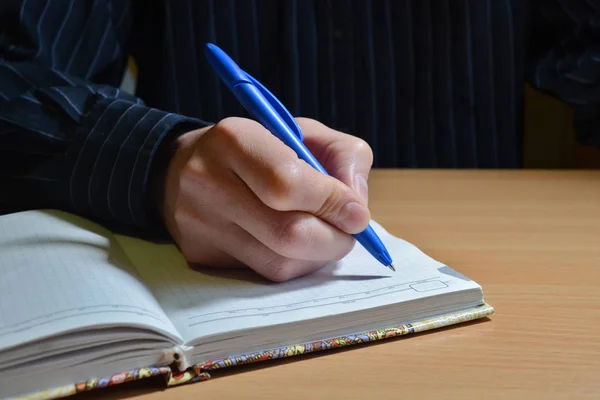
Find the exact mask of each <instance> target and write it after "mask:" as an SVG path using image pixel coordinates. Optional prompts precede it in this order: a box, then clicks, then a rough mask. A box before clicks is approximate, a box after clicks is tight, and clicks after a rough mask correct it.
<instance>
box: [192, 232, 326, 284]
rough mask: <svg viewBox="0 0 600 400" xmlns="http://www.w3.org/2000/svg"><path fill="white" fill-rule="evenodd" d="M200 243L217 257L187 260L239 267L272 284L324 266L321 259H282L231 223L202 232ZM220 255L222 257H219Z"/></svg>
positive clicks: (209, 256) (207, 255)
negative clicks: (206, 246) (247, 269)
mask: <svg viewBox="0 0 600 400" xmlns="http://www.w3.org/2000/svg"><path fill="white" fill-rule="evenodd" d="M200 240H202V241H210V243H211V245H213V246H216V247H217V249H218V251H219V253H220V254H219V253H217V252H215V251H211V252H209V253H204V254H198V257H199V258H198V259H196V260H195V261H194V259H193V258H192V260H190V261H192V262H195V263H197V264H200V265H203V266H227V267H231V266H237V265H239V264H242V265H245V266H247V267H249V268H251V269H252V270H254V271H255V272H256V273H258V274H259V275H261V276H263V277H265V278H266V279H269V280H271V281H275V282H284V281H287V280H290V279H294V278H297V277H299V276H303V275H306V274H309V273H311V272H313V271H315V270H317V269H319V268H320V267H321V266H323V265H325V264H326V263H327V261H324V260H322V261H318V260H311V261H306V260H293V259H290V258H287V257H283V256H281V255H280V254H277V253H275V252H274V251H272V250H271V249H269V248H268V247H266V246H265V245H264V244H262V243H261V242H260V241H258V240H257V239H256V238H254V237H253V236H252V235H251V234H249V233H248V232H246V231H245V230H243V229H242V228H240V227H239V226H237V225H235V224H232V225H230V226H228V228H227V229H219V228H215V227H213V228H209V229H203V231H202V237H201V238H200ZM223 254H224V255H226V257H224V258H223V257H222V256H223ZM213 257H216V258H213ZM229 259H234V260H236V261H235V262H233V263H231V262H226V261H225V260H229Z"/></svg>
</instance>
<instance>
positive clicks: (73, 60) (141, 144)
mask: <svg viewBox="0 0 600 400" xmlns="http://www.w3.org/2000/svg"><path fill="white" fill-rule="evenodd" d="M59 3H60V5H59ZM125 3H129V2H128V1H127V2H122V3H121V2H119V7H122V9H121V10H120V11H121V12H120V13H117V12H115V9H113V7H114V5H113V4H112V3H111V2H110V1H95V2H93V5H89V4H88V2H83V1H78V0H71V1H70V2H68V6H67V7H65V4H64V3H63V2H50V1H37V0H29V1H27V2H17V1H11V0H3V2H2V5H1V6H0V25H2V26H4V27H5V28H4V30H3V31H2V36H0V54H1V56H0V211H2V212H10V211H17V210H24V209H42V208H53V209H61V210H65V211H68V212H72V213H75V214H78V215H81V216H83V217H86V218H89V219H92V220H94V221H96V222H99V223H101V224H103V225H105V226H107V227H109V228H112V229H116V230H124V231H128V232H134V233H138V234H147V233H151V232H155V231H157V230H158V231H162V224H161V223H160V222H159V219H158V218H155V217H154V213H153V209H152V205H153V204H154V203H155V202H156V199H155V198H153V197H152V191H151V187H152V185H151V184H152V183H153V180H155V179H159V176H160V174H155V173H153V171H160V170H161V169H162V170H164V168H166V163H167V162H168V160H169V159H168V157H167V158H165V157H161V158H160V159H161V160H162V161H160V162H162V163H163V164H162V165H158V166H157V165H155V162H158V161H156V160H158V159H157V154H158V152H160V151H163V148H164V147H165V146H166V145H165V143H168V142H167V141H165V139H166V138H172V137H174V136H175V135H178V134H180V133H183V132H187V131H189V130H193V129H198V128H200V127H204V126H206V125H207V124H206V123H205V122H203V121H199V120H197V119H194V118H188V117H186V116H183V115H178V114H174V113H169V112H166V111H163V110H159V109H155V108H152V107H148V106H146V105H145V104H144V103H143V101H142V100H141V99H139V98H136V97H134V96H132V95H129V94H127V93H124V92H123V91H121V90H119V89H118V88H117V87H115V86H114V85H110V84H106V83H102V79H103V75H105V74H106V71H108V70H110V69H113V70H114V68H115V67H117V68H122V67H121V66H120V64H119V63H121V64H122V58H123V54H122V53H123V51H122V48H123V44H122V43H123V39H122V38H123V37H124V34H123V32H120V31H119V28H120V27H121V26H122V25H123V21H124V20H125V19H127V18H128V17H127V15H123V13H128V12H131V10H130V8H127V7H126V4H125ZM121 70H122V69H121Z"/></svg>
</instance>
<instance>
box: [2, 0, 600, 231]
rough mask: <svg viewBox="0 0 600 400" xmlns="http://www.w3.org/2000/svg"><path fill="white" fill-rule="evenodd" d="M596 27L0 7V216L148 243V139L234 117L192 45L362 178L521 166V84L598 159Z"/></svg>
mask: <svg viewBox="0 0 600 400" xmlns="http://www.w3.org/2000/svg"><path fill="white" fill-rule="evenodd" d="M599 17H600V1H597V0H556V1H544V2H541V1H533V0H531V1H528V0H522V1H517V0H514V1H511V0H470V1H467V0H439V1H434V0H373V1H368V0H312V1H311V0H260V1H258V0H243V1H242V0H240V1H235V0H218V1H217V0H187V1H186V0H175V1H141V2H134V1H131V0H113V1H111V0H95V1H84V0H54V1H50V0H23V1H16V0H2V2H0V29H1V33H0V107H1V108H0V171H1V172H0V174H1V175H0V179H1V181H0V211H2V212H9V211H14V210H18V209H28V208H58V209H63V210H67V211H70V212H74V213H77V214H80V215H83V216H85V217H88V218H91V219H93V220H96V221H98V222H101V223H103V224H105V225H107V226H109V227H111V228H113V229H134V230H136V232H142V231H147V230H151V229H153V228H156V227H157V226H159V224H156V222H155V221H154V219H153V218H152V216H151V215H152V213H151V212H150V211H149V210H150V208H149V204H152V203H154V200H155V199H153V198H152V196H151V191H150V183H152V182H154V181H156V180H157V176H158V175H156V171H160V170H161V169H164V165H165V161H160V164H158V165H157V164H156V163H157V161H156V156H157V154H161V153H162V150H161V149H162V148H163V146H162V145H163V144H164V143H165V141H164V139H165V138H167V137H168V138H172V137H175V136H176V135H177V134H179V133H180V132H185V131H187V130H190V129H195V128H198V127H202V126H205V125H206V123H205V122H203V121H218V120H219V119H222V118H224V117H227V116H232V115H238V116H244V115H245V113H244V112H243V110H242V109H241V107H240V106H239V104H238V103H237V102H236V101H235V98H234V97H233V96H232V95H231V94H230V93H228V92H227V91H226V90H224V87H223V86H222V85H221V84H220V83H219V81H218V79H217V77H216V75H215V74H214V73H212V71H211V70H210V68H209V66H208V64H207V62H206V60H205V58H204V56H203V44H204V43H205V42H214V43H216V44H217V45H219V46H220V47H222V48H223V49H224V50H225V51H227V52H228V53H229V54H230V55H232V57H233V58H234V59H235V60H237V61H238V62H239V64H240V65H241V66H242V67H243V68H244V69H246V70H247V71H248V72H249V73H251V74H252V75H254V76H255V77H256V78H258V79H259V80H261V81H262V82H263V83H264V84H265V85H266V86H267V87H269V88H270V89H271V90H272V91H273V92H274V93H275V95H276V96H278V97H280V98H281V100H282V101H283V103H284V104H285V105H286V106H288V108H289V109H290V110H291V112H292V113H293V114H294V115H295V116H306V117H312V118H316V119H319V120H321V121H323V122H324V123H326V124H328V125H330V126H332V127H334V128H337V129H340V130H342V131H345V132H348V133H351V134H353V135H356V136H359V137H362V138H364V139H365V140H367V141H368V142H369V144H370V145H371V146H372V148H373V150H374V154H375V163H374V166H375V167H416V168H436V167H438V168H518V167H520V166H521V151H522V144H521V142H522V124H523V121H522V114H523V85H524V83H525V82H526V81H530V82H532V83H533V84H534V85H535V86H536V87H538V88H539V89H541V90H544V91H547V92H549V93H551V94H553V95H555V96H557V97H559V98H560V99H562V100H564V101H566V102H568V103H569V104H570V105H571V106H572V107H573V110H574V115H575V119H576V129H577V133H578V135H579V137H580V139H581V140H582V141H583V142H584V143H587V144H595V145H598V144H600V139H599V137H600V135H599V134H598V132H599V124H600V105H599V102H600V85H599V83H600V47H599V44H600V43H598V40H597V38H598V37H599V36H598V28H599V27H600V18H599ZM128 55H133V56H134V57H135V59H136V62H137V65H138V67H139V81H138V88H137V93H136V96H131V95H129V94H126V93H123V92H122V91H120V90H119V89H118V87H119V84H120V81H121V78H122V76H123V72H124V68H125V65H126V58H127V56H128ZM542 145H543V143H540V146H542ZM166 159H167V160H168V157H167V158H166ZM153 166H154V167H155V168H154V169H153V168H152V167H153Z"/></svg>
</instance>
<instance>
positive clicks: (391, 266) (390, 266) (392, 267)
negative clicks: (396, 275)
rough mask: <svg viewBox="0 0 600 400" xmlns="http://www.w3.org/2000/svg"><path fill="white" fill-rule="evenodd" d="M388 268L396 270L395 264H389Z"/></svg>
mask: <svg viewBox="0 0 600 400" xmlns="http://www.w3.org/2000/svg"><path fill="white" fill-rule="evenodd" d="M388 268H389V269H391V270H392V271H394V272H396V268H394V264H390V265H388Z"/></svg>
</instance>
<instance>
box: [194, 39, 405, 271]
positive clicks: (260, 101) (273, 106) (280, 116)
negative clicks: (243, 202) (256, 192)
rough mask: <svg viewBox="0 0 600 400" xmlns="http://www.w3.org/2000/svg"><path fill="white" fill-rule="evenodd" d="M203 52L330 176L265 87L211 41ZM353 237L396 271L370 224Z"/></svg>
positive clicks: (250, 105)
mask: <svg viewBox="0 0 600 400" xmlns="http://www.w3.org/2000/svg"><path fill="white" fill-rule="evenodd" d="M205 53H206V57H207V58H208V62H209V63H210V65H211V66H212V68H213V69H214V70H215V72H216V73H217V75H219V77H220V78H221V80H222V81H223V82H224V83H225V85H226V86H227V87H228V88H229V90H230V91H231V92H232V93H233V94H234V95H235V97H236V98H237V99H238V101H239V102H240V103H241V104H242V105H243V106H244V108H245V109H246V110H247V111H248V112H249V113H250V114H251V115H252V116H253V117H254V118H256V120H257V121H258V122H259V123H260V124H262V125H263V126H264V127H265V128H266V129H267V130H268V131H269V132H271V133H272V134H273V135H275V136H276V137H278V138H279V139H280V140H281V141H282V142H283V143H285V144H286V145H287V146H288V147H290V148H292V150H294V151H295V152H296V154H298V157H299V158H301V159H302V160H304V161H306V162H307V163H308V164H309V165H310V166H312V167H313V168H314V169H316V170H317V171H319V172H322V173H323V174H326V175H329V174H328V173H327V171H325V169H324V168H323V167H322V166H321V164H320V163H319V162H318V161H317V159H316V158H315V157H314V156H313V155H312V154H311V152H310V151H309V150H308V149H307V148H306V146H304V143H303V140H304V138H303V136H302V131H301V130H300V127H299V126H298V124H296V120H295V119H294V118H293V117H292V116H291V114H290V113H289V112H288V110H287V109H286V108H285V107H284V106H283V104H281V102H280V101H279V100H277V98H276V97H275V96H274V95H273V94H271V92H270V91H269V90H267V88H265V87H264V86H263V85H262V84H261V83H260V82H258V81H257V80H256V79H254V78H253V77H252V76H250V75H249V74H247V73H245V72H244V71H243V70H242V69H241V68H240V67H238V66H237V64H236V63H235V62H234V61H233V60H232V59H231V58H230V57H229V56H228V55H227V54H225V52H224V51H223V50H221V49H220V48H218V47H217V46H215V45H214V44H210V43H209V44H207V45H206V51H205ZM354 237H355V238H356V240H357V241H358V242H359V243H360V244H361V245H362V246H363V247H364V248H365V249H366V250H367V251H368V252H369V253H371V255H373V257H375V259H377V261H379V262H380V263H382V264H383V265H384V266H386V267H388V268H389V269H391V270H392V271H395V269H394V264H393V263H392V257H391V256H390V254H389V253H388V251H387V249H386V248H385V246H384V244H383V243H382V242H381V239H379V236H377V234H376V233H375V231H374V230H373V228H372V227H371V225H369V226H368V227H367V229H365V230H364V231H362V232H361V233H358V234H356V235H354Z"/></svg>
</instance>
